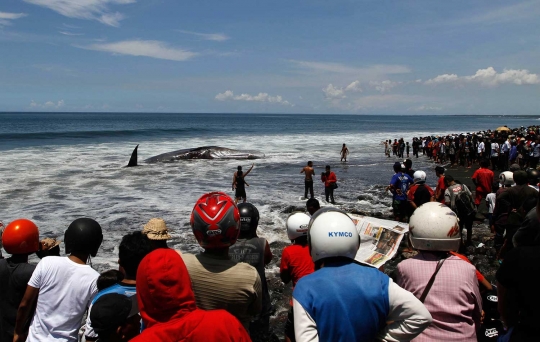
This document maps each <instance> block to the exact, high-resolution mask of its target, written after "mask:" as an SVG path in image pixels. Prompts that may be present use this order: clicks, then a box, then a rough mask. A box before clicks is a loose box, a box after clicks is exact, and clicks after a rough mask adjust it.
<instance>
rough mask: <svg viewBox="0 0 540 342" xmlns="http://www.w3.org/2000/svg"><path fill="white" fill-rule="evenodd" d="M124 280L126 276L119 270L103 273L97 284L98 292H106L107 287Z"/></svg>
mask: <svg viewBox="0 0 540 342" xmlns="http://www.w3.org/2000/svg"><path fill="white" fill-rule="evenodd" d="M123 279H124V275H123V274H122V272H120V271H118V270H108V271H105V272H101V274H100V275H99V277H98V278H97V282H96V285H97V288H98V291H101V290H104V289H106V288H107V287H111V286H113V285H114V284H118V283H119V282H121V281H122V280H123Z"/></svg>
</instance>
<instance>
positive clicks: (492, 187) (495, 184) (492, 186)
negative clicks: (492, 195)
mask: <svg viewBox="0 0 540 342" xmlns="http://www.w3.org/2000/svg"><path fill="white" fill-rule="evenodd" d="M499 187H500V184H499V182H493V184H491V191H492V192H497V190H499Z"/></svg>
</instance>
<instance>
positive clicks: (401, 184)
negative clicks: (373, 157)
mask: <svg viewBox="0 0 540 342" xmlns="http://www.w3.org/2000/svg"><path fill="white" fill-rule="evenodd" d="M401 170H402V168H401V163H400V162H395V163H394V172H395V174H394V175H393V176H392V179H391V180H390V184H389V185H388V186H387V187H386V191H390V192H391V193H392V209H393V212H394V219H395V220H396V221H405V220H406V219H407V215H408V210H409V204H408V201H407V191H408V190H409V186H410V185H411V184H413V183H414V181H413V179H412V178H411V177H410V176H409V175H408V174H406V173H403V172H402V171H401Z"/></svg>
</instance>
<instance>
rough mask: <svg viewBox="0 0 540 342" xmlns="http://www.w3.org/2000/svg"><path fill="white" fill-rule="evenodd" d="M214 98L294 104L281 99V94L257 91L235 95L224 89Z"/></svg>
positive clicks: (219, 99)
mask: <svg viewBox="0 0 540 342" xmlns="http://www.w3.org/2000/svg"><path fill="white" fill-rule="evenodd" d="M215 99H216V100H218V101H227V100H234V101H246V102H268V103H278V104H282V105H285V106H294V105H293V104H291V103H290V102H289V101H286V100H283V97H281V95H276V96H270V95H268V93H259V94H258V95H249V94H241V95H236V96H235V95H234V92H233V91H232V90H226V91H225V92H223V93H219V94H217V95H216V97H215Z"/></svg>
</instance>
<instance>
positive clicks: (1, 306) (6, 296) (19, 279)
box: [0, 259, 36, 342]
mask: <svg viewBox="0 0 540 342" xmlns="http://www.w3.org/2000/svg"><path fill="white" fill-rule="evenodd" d="M35 268H36V265H30V264H27V263H21V264H15V263H12V262H11V261H10V259H2V260H0V319H1V321H2V322H1V323H0V326H1V327H2V333H1V334H0V342H4V341H6V342H7V341H9V342H11V341H13V330H14V328H15V319H16V318H17V310H18V309H19V304H21V300H22V298H23V296H24V292H25V291H26V285H27V284H28V281H29V280H30V278H31V277H32V273H34V269H35Z"/></svg>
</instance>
